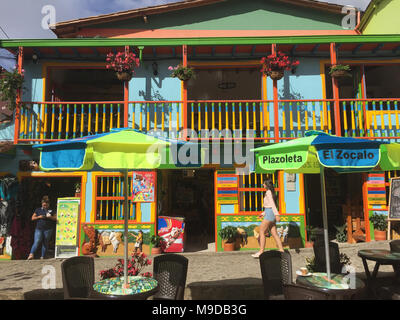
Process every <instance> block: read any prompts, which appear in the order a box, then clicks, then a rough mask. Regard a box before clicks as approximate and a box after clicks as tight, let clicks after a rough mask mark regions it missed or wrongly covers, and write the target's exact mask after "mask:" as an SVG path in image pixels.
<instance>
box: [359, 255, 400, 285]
mask: <svg viewBox="0 0 400 320" xmlns="http://www.w3.org/2000/svg"><path fill="white" fill-rule="evenodd" d="M358 256H359V257H360V258H361V259H362V262H363V265H364V269H365V274H366V276H367V285H368V287H369V288H370V289H372V286H373V284H374V282H375V280H376V276H377V275H378V270H379V267H380V266H381V265H392V266H393V267H394V268H395V269H399V268H400V253H399V252H391V251H390V250H384V249H367V250H360V251H358ZM367 260H372V261H375V267H374V271H373V272H372V275H371V273H370V271H369V268H368V264H367ZM396 275H397V277H398V273H396Z"/></svg>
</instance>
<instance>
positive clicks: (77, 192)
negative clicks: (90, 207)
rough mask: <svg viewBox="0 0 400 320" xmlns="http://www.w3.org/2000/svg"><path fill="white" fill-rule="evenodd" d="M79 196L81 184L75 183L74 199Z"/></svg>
mask: <svg viewBox="0 0 400 320" xmlns="http://www.w3.org/2000/svg"><path fill="white" fill-rule="evenodd" d="M80 196H81V183H80V182H77V183H75V197H80Z"/></svg>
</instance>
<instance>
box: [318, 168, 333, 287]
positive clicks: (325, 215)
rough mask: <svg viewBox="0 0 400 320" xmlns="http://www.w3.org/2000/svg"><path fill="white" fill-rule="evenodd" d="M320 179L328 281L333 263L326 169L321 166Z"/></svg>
mask: <svg viewBox="0 0 400 320" xmlns="http://www.w3.org/2000/svg"><path fill="white" fill-rule="evenodd" d="M320 179H321V198H322V219H323V224H324V241H325V260H326V273H327V275H328V280H331V262H330V256H329V236H328V210H327V208H326V189H325V168H324V167H323V166H321V174H320Z"/></svg>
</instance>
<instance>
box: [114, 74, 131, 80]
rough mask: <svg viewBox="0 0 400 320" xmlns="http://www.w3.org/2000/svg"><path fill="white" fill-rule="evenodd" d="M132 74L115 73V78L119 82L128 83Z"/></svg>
mask: <svg viewBox="0 0 400 320" xmlns="http://www.w3.org/2000/svg"><path fill="white" fill-rule="evenodd" d="M132 76H133V73H132V72H117V78H118V80H121V81H130V80H131V79H132Z"/></svg>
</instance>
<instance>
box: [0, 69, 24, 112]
mask: <svg viewBox="0 0 400 320" xmlns="http://www.w3.org/2000/svg"><path fill="white" fill-rule="evenodd" d="M23 83H24V70H22V73H21V74H20V73H19V72H18V69H17V68H15V69H14V70H13V71H12V72H8V71H5V72H3V73H2V74H1V75H0V100H1V101H6V102H8V103H7V106H8V108H9V109H10V110H15V108H16V106H17V103H16V100H17V93H18V90H21V89H22V87H23Z"/></svg>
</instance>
